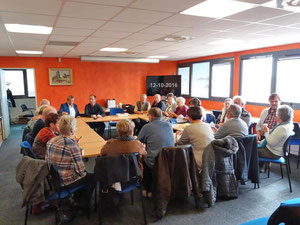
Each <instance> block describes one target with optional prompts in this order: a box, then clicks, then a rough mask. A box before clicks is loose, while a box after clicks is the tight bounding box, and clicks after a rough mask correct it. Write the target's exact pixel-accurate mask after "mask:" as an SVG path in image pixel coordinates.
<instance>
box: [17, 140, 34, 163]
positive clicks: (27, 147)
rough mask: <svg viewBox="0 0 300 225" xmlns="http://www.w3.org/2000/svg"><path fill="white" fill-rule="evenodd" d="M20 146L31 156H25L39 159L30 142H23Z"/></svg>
mask: <svg viewBox="0 0 300 225" xmlns="http://www.w3.org/2000/svg"><path fill="white" fill-rule="evenodd" d="M20 146H21V148H25V149H27V150H28V151H29V152H27V153H29V154H30V155H29V154H25V155H27V156H30V157H32V158H35V159H37V155H36V154H35V153H34V152H33V150H32V146H31V145H30V143H29V142H28V141H23V142H21V144H20Z"/></svg>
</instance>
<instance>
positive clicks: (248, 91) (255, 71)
mask: <svg viewBox="0 0 300 225" xmlns="http://www.w3.org/2000/svg"><path fill="white" fill-rule="evenodd" d="M271 79H272V57H270V56H269V57H264V58H252V59H245V60H242V85H241V95H243V96H244V97H245V99H246V100H247V101H249V102H256V103H268V98H269V95H270V93H271Z"/></svg>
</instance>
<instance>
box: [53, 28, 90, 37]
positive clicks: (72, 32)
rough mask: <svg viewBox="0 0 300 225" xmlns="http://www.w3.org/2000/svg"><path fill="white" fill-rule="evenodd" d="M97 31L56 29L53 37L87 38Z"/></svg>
mask: <svg viewBox="0 0 300 225" xmlns="http://www.w3.org/2000/svg"><path fill="white" fill-rule="evenodd" d="M94 31H95V30H87V29H74V28H57V27H55V28H54V29H53V31H52V34H53V35H70V36H73V35H74V36H79V37H87V36H89V35H90V34H91V33H93V32H94Z"/></svg>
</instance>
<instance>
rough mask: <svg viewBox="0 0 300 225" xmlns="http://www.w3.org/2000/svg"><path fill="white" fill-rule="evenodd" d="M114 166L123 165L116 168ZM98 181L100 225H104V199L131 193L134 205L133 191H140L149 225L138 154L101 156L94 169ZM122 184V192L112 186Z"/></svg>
mask: <svg viewBox="0 0 300 225" xmlns="http://www.w3.org/2000/svg"><path fill="white" fill-rule="evenodd" d="M114 165H122V166H117V167H114ZM94 174H95V178H96V181H98V182H99V184H100V185H99V186H100V187H99V209H98V220H99V225H101V224H102V207H103V206H104V204H103V203H102V197H104V196H105V195H106V196H107V195H108V194H109V193H112V194H113V193H115V194H116V193H118V194H122V193H127V192H130V193H131V204H132V205H133V204H134V198H133V190H134V189H136V188H138V189H140V196H141V200H142V208H143V218H144V224H147V218H146V209H145V203H144V198H143V195H142V182H141V171H140V169H139V166H138V159H137V153H130V154H121V155H111V156H101V157H98V158H96V164H95V168H94ZM117 182H120V183H121V184H122V190H121V191H116V190H114V189H113V188H112V187H111V186H112V184H114V183H117Z"/></svg>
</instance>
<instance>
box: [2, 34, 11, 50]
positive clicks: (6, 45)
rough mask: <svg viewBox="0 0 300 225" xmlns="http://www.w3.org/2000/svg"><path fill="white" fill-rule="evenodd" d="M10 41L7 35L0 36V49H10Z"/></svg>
mask: <svg viewBox="0 0 300 225" xmlns="http://www.w3.org/2000/svg"><path fill="white" fill-rule="evenodd" d="M11 48H12V46H11V43H10V41H9V39H8V38H7V37H0V49H11Z"/></svg>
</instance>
